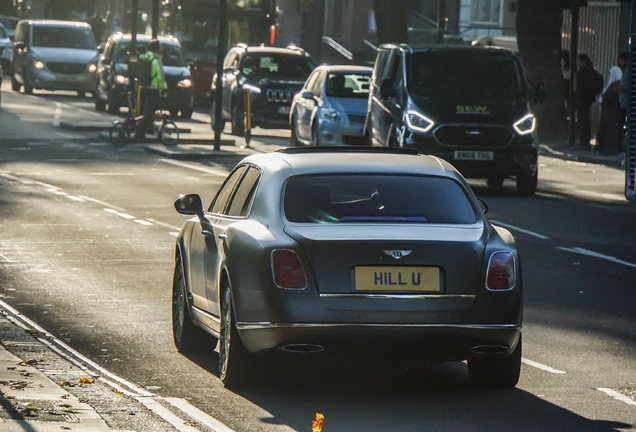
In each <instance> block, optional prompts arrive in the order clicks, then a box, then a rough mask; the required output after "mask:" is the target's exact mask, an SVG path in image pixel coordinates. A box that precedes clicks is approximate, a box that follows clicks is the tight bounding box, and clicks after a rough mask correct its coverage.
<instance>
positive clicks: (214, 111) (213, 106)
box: [210, 101, 225, 132]
mask: <svg viewBox="0 0 636 432" xmlns="http://www.w3.org/2000/svg"><path fill="white" fill-rule="evenodd" d="M215 113H216V102H214V101H212V107H211V108H210V126H211V127H212V130H215V129H216V128H215V127H214V125H215V123H214V118H215V116H216V114H215ZM221 116H223V114H221ZM224 128H225V120H223V117H221V132H223V129H224Z"/></svg>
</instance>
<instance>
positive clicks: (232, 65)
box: [223, 52, 237, 69]
mask: <svg viewBox="0 0 636 432" xmlns="http://www.w3.org/2000/svg"><path fill="white" fill-rule="evenodd" d="M236 57H237V55H236V53H235V52H231V53H229V54H228V55H227V57H225V61H224V62H223V69H236V64H237V61H236Z"/></svg>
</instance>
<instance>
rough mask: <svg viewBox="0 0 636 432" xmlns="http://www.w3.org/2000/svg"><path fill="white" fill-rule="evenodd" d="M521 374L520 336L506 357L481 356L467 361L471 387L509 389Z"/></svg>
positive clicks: (515, 383)
mask: <svg viewBox="0 0 636 432" xmlns="http://www.w3.org/2000/svg"><path fill="white" fill-rule="evenodd" d="M520 373H521V336H519V342H518V343H517V346H516V347H515V349H514V351H512V353H510V354H509V355H506V356H483V358H479V357H477V358H474V359H470V360H468V374H469V376H470V381H471V383H472V384H473V385H475V386H479V387H488V388H499V389H510V388H514V387H515V386H516V385H517V383H518V382H519V375H520Z"/></svg>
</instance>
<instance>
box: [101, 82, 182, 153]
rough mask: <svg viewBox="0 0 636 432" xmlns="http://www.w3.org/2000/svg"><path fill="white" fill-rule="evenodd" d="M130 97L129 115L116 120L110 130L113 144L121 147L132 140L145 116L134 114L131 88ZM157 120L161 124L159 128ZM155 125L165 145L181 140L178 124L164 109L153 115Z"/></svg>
mask: <svg viewBox="0 0 636 432" xmlns="http://www.w3.org/2000/svg"><path fill="white" fill-rule="evenodd" d="M126 94H127V97H128V116H127V117H126V118H125V119H124V120H116V121H114V122H113V123H112V124H111V126H110V130H109V138H110V142H111V144H113V145H114V146H115V147H118V148H121V147H124V146H126V145H127V144H128V143H129V142H130V141H131V135H132V134H134V133H135V132H136V131H137V130H138V129H139V128H140V127H141V124H142V121H143V118H144V116H143V115H139V116H134V115H133V113H134V112H135V110H134V104H133V95H134V92H133V91H132V90H131V91H129V92H127V93H126ZM157 121H160V122H161V124H160V125H159V126H158V128H157V125H156V123H157ZM153 127H154V129H155V130H158V132H159V140H160V141H161V142H162V143H163V145H165V146H167V147H170V146H173V145H176V144H177V143H178V142H179V128H178V127H177V125H176V124H175V123H174V122H173V121H172V120H170V119H169V117H168V115H167V114H166V113H165V112H164V111H163V110H160V112H158V113H157V112H155V115H154V117H153Z"/></svg>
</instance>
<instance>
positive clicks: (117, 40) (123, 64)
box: [95, 33, 194, 118]
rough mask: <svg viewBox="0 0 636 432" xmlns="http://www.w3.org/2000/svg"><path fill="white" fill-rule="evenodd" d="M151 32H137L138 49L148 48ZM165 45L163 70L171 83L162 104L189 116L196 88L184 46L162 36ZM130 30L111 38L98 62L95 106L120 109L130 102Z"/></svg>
mask: <svg viewBox="0 0 636 432" xmlns="http://www.w3.org/2000/svg"><path fill="white" fill-rule="evenodd" d="M150 39H151V38H150V36H148V35H137V52H138V53H140V54H145V53H146V52H147V51H148V44H149V43H150ZM158 39H159V42H160V43H161V49H162V62H163V72H164V75H165V77H166V82H167V83H168V97H167V98H166V99H165V100H164V101H162V108H163V109H166V110H168V111H170V115H172V116H176V115H177V114H178V113H180V115H181V117H184V118H190V117H191V116H192V111H193V109H194V92H193V87H192V76H191V74H190V69H189V68H188V65H187V64H186V61H185V59H184V58H183V49H182V48H181V44H180V43H179V41H178V40H177V39H175V38H174V37H172V36H165V37H164V36H159V38H158ZM130 40H131V36H130V34H122V33H115V34H113V35H111V36H110V37H109V38H108V41H107V42H106V46H105V47H104V53H103V54H102V56H101V58H100V60H99V64H98V65H97V66H98V68H97V76H98V83H97V92H96V94H95V109H96V110H97V111H104V109H106V107H107V106H108V111H109V112H111V113H118V112H119V108H120V107H122V106H128V95H127V91H128V89H129V85H128V84H129V77H128V57H129V55H130V52H129V50H130Z"/></svg>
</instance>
